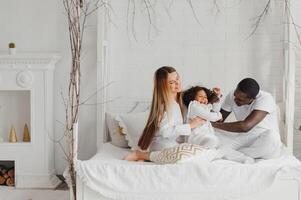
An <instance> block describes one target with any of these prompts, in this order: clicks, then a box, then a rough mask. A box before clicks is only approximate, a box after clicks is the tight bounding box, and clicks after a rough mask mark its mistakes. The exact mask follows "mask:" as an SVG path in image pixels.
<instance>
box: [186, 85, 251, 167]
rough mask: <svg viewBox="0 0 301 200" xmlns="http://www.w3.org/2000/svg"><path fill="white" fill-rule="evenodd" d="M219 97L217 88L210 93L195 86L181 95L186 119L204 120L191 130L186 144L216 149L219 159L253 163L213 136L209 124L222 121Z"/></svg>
mask: <svg viewBox="0 0 301 200" xmlns="http://www.w3.org/2000/svg"><path fill="white" fill-rule="evenodd" d="M220 97H221V92H220V89H219V88H213V91H211V90H209V89H207V88H205V87H200V86H195V87H192V88H190V89H188V90H186V91H185V92H184V93H183V103H184V104H185V105H186V107H188V112H187V119H188V120H189V119H193V118H195V117H201V118H203V119H205V120H206V122H205V124H201V125H199V126H197V127H196V128H194V129H192V130H191V134H190V135H189V137H188V143H191V144H198V145H201V146H205V147H208V148H217V149H219V155H218V157H219V158H224V159H227V160H232V161H236V162H241V163H254V159H253V158H251V157H248V156H246V155H245V154H243V153H241V152H239V151H237V150H234V149H232V148H230V147H227V146H221V145H220V144H219V143H220V142H219V139H218V137H217V136H216V135H215V133H214V129H213V127H212V125H211V123H210V122H216V121H219V120H221V119H222V114H221V113H220V109H221V102H220Z"/></svg>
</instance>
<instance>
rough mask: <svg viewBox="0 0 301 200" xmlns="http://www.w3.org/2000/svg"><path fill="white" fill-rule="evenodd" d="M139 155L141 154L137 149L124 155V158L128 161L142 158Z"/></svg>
mask: <svg viewBox="0 0 301 200" xmlns="http://www.w3.org/2000/svg"><path fill="white" fill-rule="evenodd" d="M138 155H139V151H138V150H135V151H133V152H132V153H130V154H129V155H126V156H124V158H123V160H127V161H138V160H141V159H140V158H139V156H138Z"/></svg>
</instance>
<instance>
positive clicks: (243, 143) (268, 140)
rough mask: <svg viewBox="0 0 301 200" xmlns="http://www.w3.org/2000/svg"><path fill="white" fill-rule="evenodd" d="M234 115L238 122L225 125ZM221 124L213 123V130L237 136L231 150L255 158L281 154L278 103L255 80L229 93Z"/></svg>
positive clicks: (244, 81)
mask: <svg viewBox="0 0 301 200" xmlns="http://www.w3.org/2000/svg"><path fill="white" fill-rule="evenodd" d="M231 112H234V115H235V117H236V119H237V121H236V122H229V123H225V122H224V120H225V119H226V118H227V117H228V116H229V114H230V113H231ZM221 113H222V116H223V120H222V122H215V123H212V125H213V127H215V128H218V129H222V130H224V131H228V132H236V133H237V134H236V136H233V134H230V133H227V132H226V133H224V134H226V135H228V137H230V138H232V141H233V142H232V143H231V144H228V145H230V146H231V148H233V149H235V150H238V151H239V152H242V153H244V154H245V155H247V156H249V157H252V158H265V159H267V158H273V157H277V156H278V155H279V153H280V147H281V141H280V135H279V129H278V120H277V109H276V103H275V101H274V99H273V97H272V95H271V94H269V93H267V92H264V91H262V90H260V87H259V85H258V83H257V82H256V81H255V80H254V79H252V78H245V79H243V80H242V81H240V82H239V83H238V85H237V88H236V89H235V90H234V91H232V92H230V93H229V94H228V95H227V97H226V98H225V101H224V103H223V105H222V109H221Z"/></svg>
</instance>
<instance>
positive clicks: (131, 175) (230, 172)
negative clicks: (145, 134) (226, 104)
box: [77, 143, 301, 200]
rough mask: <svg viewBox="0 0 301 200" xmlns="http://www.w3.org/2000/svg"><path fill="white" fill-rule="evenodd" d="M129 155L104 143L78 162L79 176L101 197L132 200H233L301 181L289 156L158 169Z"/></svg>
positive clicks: (300, 165) (298, 168) (300, 170)
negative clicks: (289, 180) (288, 180)
mask: <svg viewBox="0 0 301 200" xmlns="http://www.w3.org/2000/svg"><path fill="white" fill-rule="evenodd" d="M128 153H130V150H129V149H122V148H118V147H116V146H113V145H111V144H110V143H106V144H104V146H103V147H102V148H101V149H100V150H99V151H98V153H97V154H96V155H95V156H94V157H92V158H91V159H90V160H87V161H79V162H78V164H77V173H78V175H79V177H80V178H81V179H82V181H83V182H84V183H85V184H87V186H88V187H90V188H91V189H93V190H95V191H96V192H98V193H100V194H102V195H103V196H105V197H108V198H112V199H130V200H134V199H139V200H140V199H163V198H164V199H166V198H167V197H168V198H172V199H188V198H187V197H188V196H189V199H199V198H200V196H206V197H207V198H208V196H209V197H212V199H219V198H220V199H235V198H237V197H242V196H246V195H250V194H252V193H254V192H256V193H257V192H260V191H264V190H265V189H267V188H269V187H270V186H271V185H272V184H273V182H274V181H275V179H276V178H279V177H280V178H281V177H282V178H283V177H286V178H292V177H293V178H295V179H300V180H301V178H300V177H301V175H300V174H301V163H300V162H299V161H298V160H297V159H296V158H295V157H293V156H288V155H283V156H281V157H280V158H277V159H271V160H264V161H259V162H257V163H256V164H250V165H246V164H240V163H236V162H232V161H226V160H216V161H213V162H211V163H210V164H209V165H206V164H204V163H197V162H193V163H189V162H188V163H183V164H174V165H156V164H154V163H151V162H129V161H124V160H122V158H123V157H124V156H125V155H126V154H128ZM217 191H218V192H217ZM193 197H195V198H193Z"/></svg>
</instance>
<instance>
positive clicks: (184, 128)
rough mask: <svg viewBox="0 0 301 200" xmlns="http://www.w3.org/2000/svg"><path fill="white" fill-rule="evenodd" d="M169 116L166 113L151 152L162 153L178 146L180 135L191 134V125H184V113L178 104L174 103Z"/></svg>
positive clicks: (150, 148)
mask: <svg viewBox="0 0 301 200" xmlns="http://www.w3.org/2000/svg"><path fill="white" fill-rule="evenodd" d="M169 115H170V116H168V115H167V112H165V113H164V115H163V118H162V120H161V122H160V125H159V130H158V131H157V132H156V133H155V137H154V138H153V141H152V143H151V145H150V147H149V150H150V151H160V150H162V149H166V148H171V147H174V146H176V145H177V144H178V143H177V141H176V139H177V138H178V137H179V136H180V135H190V134H191V128H190V125H189V124H183V116H182V112H181V109H180V106H179V104H178V103H177V102H173V103H172V106H171V113H170V114H169Z"/></svg>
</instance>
